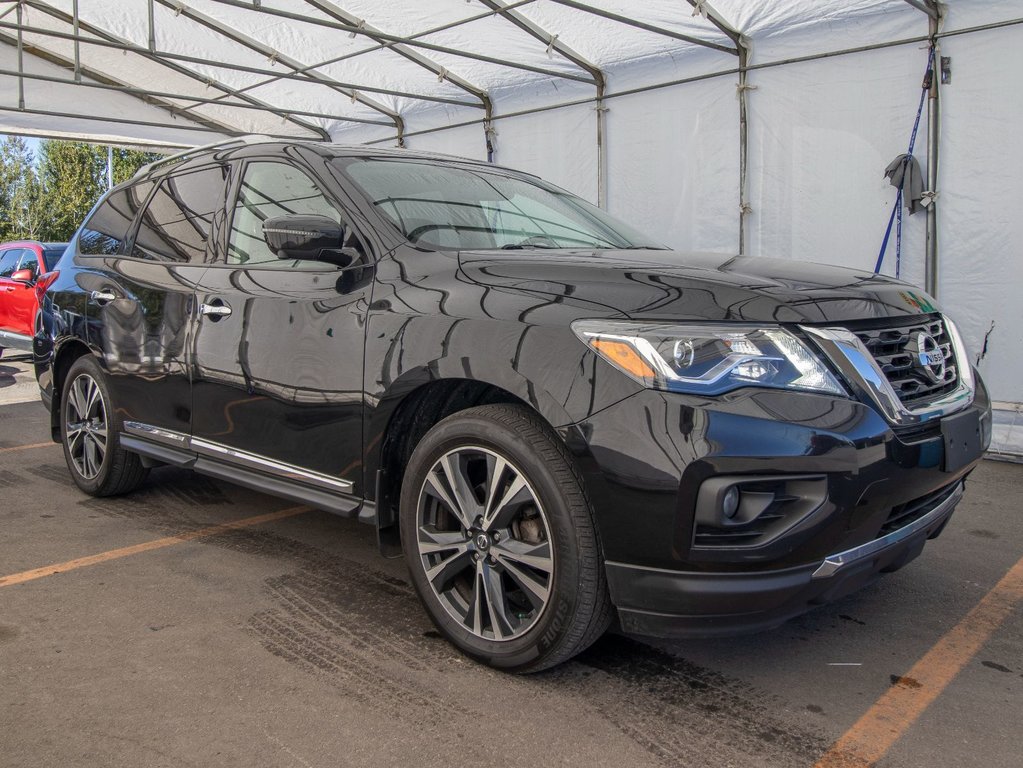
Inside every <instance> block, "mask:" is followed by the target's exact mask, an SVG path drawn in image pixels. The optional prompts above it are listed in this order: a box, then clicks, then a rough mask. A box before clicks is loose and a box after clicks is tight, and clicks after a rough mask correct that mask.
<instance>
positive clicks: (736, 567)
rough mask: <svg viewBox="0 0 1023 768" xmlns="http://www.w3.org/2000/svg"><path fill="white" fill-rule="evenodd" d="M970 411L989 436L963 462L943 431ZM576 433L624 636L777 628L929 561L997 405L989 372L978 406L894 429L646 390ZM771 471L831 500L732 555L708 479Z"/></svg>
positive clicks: (824, 412)
mask: <svg viewBox="0 0 1023 768" xmlns="http://www.w3.org/2000/svg"><path fill="white" fill-rule="evenodd" d="M963 414H965V415H967V416H971V417H975V419H976V420H975V423H976V424H979V425H980V436H979V439H978V440H977V441H976V442H975V443H974V445H973V446H972V448H971V449H970V450H969V452H968V453H967V455H965V456H957V457H955V460H954V461H952V460H951V459H949V457H946V455H945V454H946V445H947V444H948V440H947V436H946V435H944V434H943V433H944V428H943V426H942V422H943V421H946V420H952V419H956V418H957V417H960V416H961V415H963ZM566 438H567V439H568V441H569V445H570V447H572V448H573V450H574V451H575V453H576V455H577V457H578V459H579V463H580V466H581V469H582V471H583V476H584V479H585V482H586V486H587V491H588V494H589V496H590V500H591V503H592V505H593V508H594V517H595V521H596V523H597V528H598V531H599V533H600V536H601V540H602V545H603V549H604V555H605V561H606V563H607V575H608V583H609V587H610V591H611V598H612V601H613V602H614V604H615V605H616V607H617V608H618V610H619V614H620V618H621V624H622V626H623V628H624V629H625V630H627V631H630V632H634V633H637V634H650V635H660V636H676V637H677V636H689V637H692V636H697V637H699V636H714V635H724V634H734V633H739V632H747V631H757V630H760V629H765V628H769V627H772V626H775V625H777V624H780V623H782V622H784V621H785V620H787V619H789V618H791V617H793V616H795V615H798V614H800V613H803V612H805V611H806V610H808V609H810V608H811V607H813V606H815V605H819V604H823V603H826V602H829V601H831V600H834V599H836V598H838V597H841V596H843V595H845V594H848V593H850V592H853V591H855V590H856V589H859V588H860V587H862V586H864V585H866V584H868V583H870V582H871V581H873V580H874V579H876V578H877V577H878V576H879V575H880V574H881V573H885V572H889V571H893V570H896V569H897V568H900V567H901V566H902V565H904V564H906V563H907V562H909V561H910V560H912V559H913V558H915V557H916V556H917V555H918V554H920V552H921V550H922V549H923V546H924V543H925V542H926V541H927V539H929V538H933V537H934V536H936V535H937V534H938V533H940V531H941V529H942V528H943V526H944V525H945V523H946V522H947V521H948V519H949V517H950V516H951V514H952V511H953V509H954V508H955V506H956V504H957V503H958V501H959V499H960V498H961V496H962V490H963V486H964V481H965V478H966V477H967V475H969V473H970V472H971V471H972V470H973V468H974V467H975V466H976V464H977V462H979V460H980V458H981V456H982V455H983V450H984V449H985V448H986V447H987V445H988V443H989V441H990V403H989V400H988V395H987V392H986V390H985V388H984V386H983V383H982V382H980V381H979V379H978V381H977V390H976V393H975V397H974V400H973V402H972V404H970V405H969V406H967V407H966V408H964V409H962V410H960V411H958V412H957V413H956V414H951V415H950V416H948V417H947V419H934V420H932V421H931V422H928V423H927V424H924V425H922V426H921V425H913V426H912V427H895V428H893V427H892V426H891V425H890V424H889V423H888V422H887V421H886V420H885V419H884V418H882V417H881V416H880V414H879V413H878V412H877V411H876V410H874V409H873V408H871V407H870V406H868V405H867V404H865V403H863V402H860V401H857V400H852V399H842V398H834V397H828V396H823V395H811V394H801V393H791V392H779V391H768V390H746V391H743V392H737V393H734V394H733V395H731V396H725V397H721V398H702V399H701V398H695V397H687V396H682V395H674V394H670V393H662V392H655V391H652V390H646V391H644V392H640V393H638V394H636V395H633V396H632V397H629V398H626V399H625V400H623V401H621V402H619V403H618V404H616V405H614V406H611V407H610V408H607V409H605V410H603V411H601V412H600V413H597V414H594V415H593V416H591V417H590V418H589V419H587V420H586V421H584V422H580V423H579V424H576V425H574V426H573V427H572V428H570V429H569V430H567V434H566ZM772 476H777V477H781V478H796V480H797V481H799V482H802V481H803V480H802V479H803V478H809V479H810V480H811V481H812V482H814V483H816V484H817V485H816V486H815V487H816V488H821V487H823V488H825V489H826V491H825V492H824V493H822V496H823V497H824V501H823V502H822V503H821V504H820V505H819V506H817V507H815V508H814V509H812V510H811V511H806V509H807V507H805V506H804V507H803V508H802V509H799V510H797V511H796V518H797V519H795V520H794V522H793V523H792V524H791V525H788V526H787V527H786V526H784V525H783V526H781V529H780V532H779V530H777V529H776V533H775V535H772V536H770V537H764V539H763V541H762V542H759V541H754V542H752V543H751V544H745V545H741V546H736V545H732V544H730V543H729V542H728V541H727V538H725V539H722V540H721V541H715V540H713V537H708V536H706V535H704V534H701V532H700V524H699V520H698V509H699V508H700V502H699V498H700V493H699V490H700V488H701V487H702V486H704V484H707V485H710V483H707V481H713V480H715V479H718V478H746V477H751V478H755V479H756V480H757V481H760V480H761V479H763V478H765V477H768V478H769V477H772ZM932 502H933V504H932ZM927 505H931V506H927ZM907 510H908V511H907ZM913 510H918V512H914V511H913ZM708 542H709V543H708Z"/></svg>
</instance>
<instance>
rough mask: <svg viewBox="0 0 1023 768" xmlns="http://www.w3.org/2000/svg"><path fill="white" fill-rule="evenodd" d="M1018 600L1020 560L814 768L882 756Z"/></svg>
mask: <svg viewBox="0 0 1023 768" xmlns="http://www.w3.org/2000/svg"><path fill="white" fill-rule="evenodd" d="M1021 600H1023V559H1021V560H1019V562H1017V563H1016V564H1015V565H1014V566H1013V567H1012V568H1010V569H1009V572H1008V573H1006V574H1005V576H1003V577H1002V579H1001V581H999V582H998V583H997V584H995V586H994V587H993V588H992V589H991V591H990V592H988V593H987V594H986V595H984V597H983V599H982V600H981V601H980V602H979V603H977V605H975V606H974V607H973V609H972V610H971V611H970V612H969V613H968V614H966V616H964V617H963V619H962V621H960V622H959V623H958V624H956V625H955V626H954V627H952V629H950V630H949V631H948V632H947V633H945V635H944V636H943V637H942V638H941V639H940V640H938V642H937V643H935V644H934V646H933V647H932V648H931V650H929V651H928V652H927V653H926V654H925V655H924V656H923V658H921V659H920V660H919V661H918V662H917V663H916V664H914V665H913V668H912V669H910V670H909V672H907V673H906V674H905V675H903V677H902V680H903V681H904V682H901V683H896V684H895V685H893V686H892V687H891V688H889V689H888V690H887V691H886V692H885V694H884V695H883V696H882V697H881V698H879V699H878V700H877V701H876V702H874V705H873V706H872V707H871V708H870V709H868V710H867V711H866V713H864V715H863V716H862V717H861V718H860V719H859V720H857V721H856V723H855V725H853V727H852V728H850V729H849V730H848V731H846V732H845V734H844V735H843V736H842V738H840V739H839V740H838V741H836V742H835V743H834V745H832V747H831V749H829V750H828V751H827V752H826V753H825V754H824V756H823V757H822V758H821V759H820V760H818V761H817V764H816V766H815V768H863V767H864V766H870V765H873V764H874V763H876V762H877V761H878V760H880V759H881V758H882V757H884V755H885V753H886V752H887V751H888V750H889V749H891V747H892V745H893V744H895V742H896V741H898V740H899V738H901V737H902V735H903V734H904V733H905V732H906V730H907V729H908V728H909V727H910V726H911V725H912V724H913V723H914V722H916V720H917V719H918V718H919V717H920V715H922V714H923V713H924V710H926V709H927V707H929V706H930V705H931V703H932V702H933V701H934V700H935V699H936V698H938V696H939V695H941V692H942V691H943V690H945V688H946V687H947V686H948V684H949V683H951V682H952V680H953V679H954V678H955V676H956V675H958V674H959V672H960V671H961V670H962V669H963V667H965V666H966V665H967V664H968V663H969V661H970V660H971V659H972V658H973V657H974V656H975V655H976V653H977V652H978V651H979V650H980V649H981V647H983V645H984V643H986V642H987V641H988V639H989V638H990V637H991V635H992V634H993V633H994V631H995V630H996V629H998V627H999V626H1001V624H1002V622H1003V621H1005V619H1006V618H1007V617H1008V616H1009V615H1010V614H1011V613H1012V612H1013V610H1014V609H1015V608H1016V605H1017V604H1018V603H1019V602H1020V601H1021Z"/></svg>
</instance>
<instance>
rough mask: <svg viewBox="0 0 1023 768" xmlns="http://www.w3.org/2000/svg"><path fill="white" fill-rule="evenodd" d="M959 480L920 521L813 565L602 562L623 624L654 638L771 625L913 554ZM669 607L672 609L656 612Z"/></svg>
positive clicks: (949, 503) (947, 506)
mask: <svg viewBox="0 0 1023 768" xmlns="http://www.w3.org/2000/svg"><path fill="white" fill-rule="evenodd" d="M962 496H963V483H962V482H959V483H957V484H956V485H955V486H953V488H952V491H951V493H950V494H949V496H948V498H946V499H945V500H944V501H942V502H940V503H939V504H938V505H936V506H935V508H934V509H933V510H931V511H930V512H928V513H927V514H926V515H924V516H923V517H921V518H919V519H918V520H916V521H914V522H912V523H910V524H908V525H906V526H905V527H903V528H900V529H898V530H896V531H893V532H892V533H890V534H888V535H886V536H883V537H881V538H879V539H874V540H873V541H870V542H867V543H866V544H862V545H860V546H858V547H854V548H852V549H850V550H847V551H845V552H838V553H836V554H834V555H831V556H829V557H828V558H826V559H825V560H824V562H822V563H821V564H820V565H817V566H813V565H811V566H806V567H800V568H787V569H783V570H780V571H763V572H754V573H692V572H690V573H687V572H680V571H669V570H662V569H655V568H642V567H636V566H629V565H625V564H623V563H608V564H607V574H608V581H609V583H610V585H611V591H612V592H613V593H614V594H615V597H616V600H617V601H618V605H619V608H618V612H619V620H620V622H621V626H622V629H623V630H625V631H626V632H631V633H633V634H638V635H649V636H654V637H718V636H722V635H734V634H743V633H748V632H759V631H761V630H765V629H771V628H773V627H776V626H778V625H779V624H781V623H783V622H785V621H787V620H788V619H790V618H792V617H794V616H798V615H800V614H802V613H805V612H806V611H808V610H810V609H811V608H814V607H815V606H818V605H822V604H824V603H829V602H832V601H834V600H837V599H838V598H840V597H844V596H845V595H848V594H850V593H852V592H855V591H856V590H858V589H860V588H862V587H864V586H866V585H868V584H870V583H871V582H873V581H875V580H876V579H877V578H879V577H880V576H881V574H883V573H891V572H892V571H896V570H898V569H899V568H901V567H902V566H904V565H905V564H906V563H908V562H909V561H911V560H913V559H914V558H915V557H916V556H917V555H919V554H920V552H921V551H922V550H923V548H924V544H925V542H926V541H927V540H928V539H933V538H936V537H937V536H938V535H939V534H940V533H941V531H942V530H943V529H944V527H945V524H946V523H947V522H948V521H949V518H951V516H952V512H953V511H954V510H955V507H956V505H957V504H958V503H959V501H960V499H962ZM666 606H670V607H671V609H672V612H671V613H664V612H662V611H663V609H664V608H665V607H666Z"/></svg>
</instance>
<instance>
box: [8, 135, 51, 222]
mask: <svg viewBox="0 0 1023 768" xmlns="http://www.w3.org/2000/svg"><path fill="white" fill-rule="evenodd" d="M34 160H35V158H34V157H33V155H32V150H30V149H29V148H28V145H27V144H26V143H25V140H24V139H22V138H21V137H18V136H8V137H6V138H5V139H4V141H3V143H2V144H0V241H2V240H15V239H30V240H34V239H38V238H39V237H42V236H43V234H44V231H45V229H46V217H45V215H44V212H45V208H44V205H43V200H42V189H41V187H40V183H39V177H38V175H37V174H36V170H35V165H34Z"/></svg>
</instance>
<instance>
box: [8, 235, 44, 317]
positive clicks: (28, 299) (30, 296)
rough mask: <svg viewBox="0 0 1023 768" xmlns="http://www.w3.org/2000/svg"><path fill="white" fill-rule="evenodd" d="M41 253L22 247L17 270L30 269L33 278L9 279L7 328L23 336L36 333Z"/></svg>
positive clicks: (41, 267)
mask: <svg viewBox="0 0 1023 768" xmlns="http://www.w3.org/2000/svg"><path fill="white" fill-rule="evenodd" d="M39 261H40V259H39V254H38V253H37V252H36V251H35V249H33V248H22V249H21V259H20V260H19V262H18V266H17V269H16V270H15V271H16V272H21V271H23V270H26V269H27V270H29V271H31V273H32V279H31V280H10V279H9V280H8V284H9V287H8V288H7V296H6V303H7V309H6V317H5V320H4V322H5V323H6V326H5V327H6V329H7V330H10V331H13V332H14V333H18V334H21V335H23V336H29V337H31V336H34V335H35V321H36V312H37V311H38V310H39V298H38V296H37V295H36V290H35V281H36V280H37V279H38V277H39V274H40V272H41V271H42V269H43V266H42V265H41V264H40V263H39Z"/></svg>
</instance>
